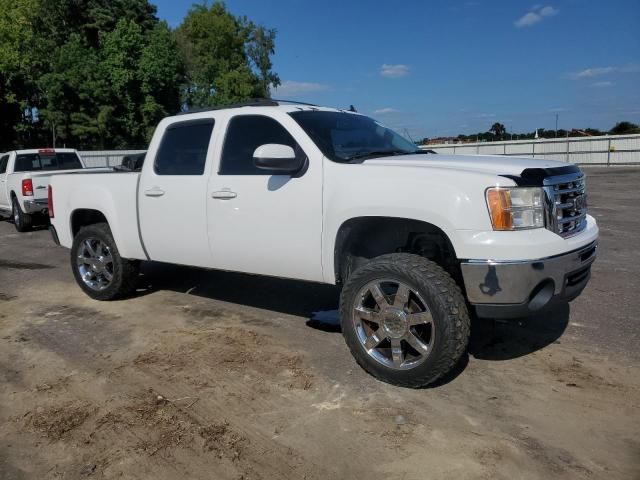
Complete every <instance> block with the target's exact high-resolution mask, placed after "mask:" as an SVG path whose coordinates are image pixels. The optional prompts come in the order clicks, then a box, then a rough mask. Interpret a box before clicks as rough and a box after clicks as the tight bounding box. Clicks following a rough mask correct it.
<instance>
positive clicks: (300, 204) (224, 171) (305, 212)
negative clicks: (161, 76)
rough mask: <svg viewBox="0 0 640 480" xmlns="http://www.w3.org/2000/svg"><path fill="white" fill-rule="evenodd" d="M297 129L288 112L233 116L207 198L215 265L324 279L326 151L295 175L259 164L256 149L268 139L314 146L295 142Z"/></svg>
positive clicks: (244, 270) (210, 239) (280, 142)
mask: <svg viewBox="0 0 640 480" xmlns="http://www.w3.org/2000/svg"><path fill="white" fill-rule="evenodd" d="M296 128H298V129H299V127H297V125H296V124H295V122H294V120H293V119H291V118H290V117H289V116H288V115H286V114H283V115H282V116H281V118H278V120H276V119H274V118H272V117H268V116H264V115H253V114H252V115H243V114H237V115H235V116H232V117H231V118H230V119H229V120H228V123H227V126H226V135H225V137H224V138H225V140H224V144H223V145H222V146H221V148H220V150H221V151H220V153H219V155H217V156H218V158H220V163H219V165H218V170H217V172H214V173H213V174H212V175H211V179H210V182H209V198H208V199H207V202H208V208H207V222H208V232H209V244H210V248H211V253H212V257H213V264H214V265H215V266H216V268H222V269H225V270H233V271H240V272H248V273H258V274H265V275H271V276H280V277H286V278H297V279H304V280H316V281H322V263H321V234H322V162H321V156H320V155H319V154H316V155H318V158H308V160H309V162H308V167H307V169H306V171H304V172H301V174H300V175H299V176H297V177H295V178H294V177H291V176H289V175H282V174H278V172H273V171H269V170H263V169H259V168H257V167H256V166H255V165H254V161H253V153H254V151H255V149H256V148H258V147H259V146H261V145H264V144H270V143H271V144H284V145H288V146H290V147H292V148H293V149H294V150H296V149H302V151H304V152H305V154H309V153H310V152H316V150H313V149H312V148H309V146H304V145H300V144H298V142H296V140H295V139H294V136H293V135H291V133H289V132H290V131H295V129H296ZM300 137H301V136H300V135H298V138H300ZM307 141H308V140H307Z"/></svg>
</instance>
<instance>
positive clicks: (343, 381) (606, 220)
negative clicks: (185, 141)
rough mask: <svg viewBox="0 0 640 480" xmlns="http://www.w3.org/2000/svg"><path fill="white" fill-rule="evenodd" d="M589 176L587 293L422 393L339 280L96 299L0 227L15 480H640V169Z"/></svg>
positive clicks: (482, 327) (3, 355) (232, 284)
mask: <svg viewBox="0 0 640 480" xmlns="http://www.w3.org/2000/svg"><path fill="white" fill-rule="evenodd" d="M587 174H588V176H589V177H588V191H589V195H590V197H589V202H590V213H591V214H592V215H594V216H595V217H596V219H597V220H598V222H599V225H600V228H601V238H600V248H599V252H598V260H597V261H596V263H595V265H594V268H593V272H592V275H593V276H592V280H591V283H590V284H589V286H588V287H587V289H586V290H585V292H584V293H583V295H582V296H581V297H580V298H578V299H577V300H576V301H574V302H573V303H572V304H571V305H560V306H558V307H556V308H554V309H553V310H549V311H545V312H541V313H539V314H537V315H535V316H534V317H531V318H529V319H526V320H524V321H520V322H518V321H513V322H509V323H495V324H494V323H492V322H488V321H474V323H473V326H472V340H471V345H470V348H469V354H468V355H467V356H465V358H464V359H463V361H462V362H461V363H460V365H459V366H458V368H457V369H456V371H455V373H454V374H453V375H451V376H450V377H448V378H446V379H444V380H443V381H442V382H440V383H439V384H438V385H435V386H433V387H431V388H427V389H422V390H409V389H403V388H398V387H393V386H391V385H387V384H384V383H380V382H378V381H376V380H374V379H373V378H372V377H370V376H368V375H367V374H366V373H365V372H363V371H362V370H361V369H360V368H359V367H358V366H357V365H356V364H355V361H354V360H353V359H352V357H351V356H350V354H349V352H348V350H347V348H346V346H345V345H344V342H343V340H342V336H341V334H340V332H339V325H338V323H337V317H336V314H335V309H336V308H337V302H338V291H337V290H336V289H335V288H333V287H329V286H323V285H315V284H308V283H301V282H292V281H287V280H281V279H273V278H265V277H256V276H249V275H240V274H234V273H224V272H209V271H204V270H199V269H194V268H187V267H177V266H170V265H162V264H147V265H145V266H144V268H143V275H142V276H141V279H140V290H139V291H138V293H137V294H136V295H135V296H134V297H133V298H129V299H126V300H122V301H117V302H97V301H93V300H91V299H89V298H88V297H87V296H85V295H84V294H83V293H82V292H81V291H80V289H79V288H78V287H77V286H76V284H75V282H74V280H73V277H72V274H71V270H70V267H69V252H68V251H67V250H65V249H62V248H59V247H56V246H55V245H54V244H53V243H52V241H51V239H50V236H49V233H48V232H47V231H46V229H39V230H36V231H34V232H31V233H27V234H19V233H17V232H16V231H15V229H14V227H13V225H12V224H11V223H10V222H8V221H3V222H0V425H1V427H0V478H1V479H45V478H52V479H53V478H64V479H80V478H127V479H129V478H139V479H149V478H154V479H158V480H160V479H175V478H189V479H212V478H215V479H234V480H237V479H271V478H278V479H303V478H306V479H332V478H365V477H366V476H368V477H369V478H388V479H396V478H397V479H405V480H412V479H415V480H418V479H419V480H422V479H424V478H439V479H442V478H452V479H453V478H455V479H476V478H492V479H494V478H496V479H512V478H522V479H539V478H577V479H593V478H603V479H605V478H606V479H631V478H640V433H639V432H640V374H639V369H638V367H639V365H640V351H639V350H638V347H637V345H638V341H639V340H640V338H639V337H640V335H639V327H638V317H639V316H640V295H639V294H638V287H639V286H640V285H639V284H640V249H639V248H638V237H639V236H640V214H639V213H638V208H639V207H640V189H639V188H638V185H640V169H634V168H612V169H604V168H602V169H595V168H593V169H589V170H587Z"/></svg>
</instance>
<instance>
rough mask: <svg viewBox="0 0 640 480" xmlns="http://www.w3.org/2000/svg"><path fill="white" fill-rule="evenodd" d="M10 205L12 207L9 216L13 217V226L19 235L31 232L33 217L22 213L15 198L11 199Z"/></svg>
mask: <svg viewBox="0 0 640 480" xmlns="http://www.w3.org/2000/svg"><path fill="white" fill-rule="evenodd" d="M11 205H12V206H13V210H12V212H11V215H12V217H13V224H14V225H15V227H16V230H17V231H19V232H21V233H22V232H28V231H29V230H31V227H32V226H33V217H32V216H31V215H29V214H28V213H24V212H23V211H22V208H20V202H18V199H17V198H16V197H13V198H12V200H11Z"/></svg>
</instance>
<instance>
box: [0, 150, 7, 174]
mask: <svg viewBox="0 0 640 480" xmlns="http://www.w3.org/2000/svg"><path fill="white" fill-rule="evenodd" d="M7 163H9V155H5V156H4V157H0V174H2V173H6V172H7Z"/></svg>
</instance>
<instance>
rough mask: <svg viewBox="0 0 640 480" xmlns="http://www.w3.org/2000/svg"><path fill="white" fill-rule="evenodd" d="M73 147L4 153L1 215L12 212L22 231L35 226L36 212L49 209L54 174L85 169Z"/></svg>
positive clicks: (0, 181)
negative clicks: (48, 191) (50, 183)
mask: <svg viewBox="0 0 640 480" xmlns="http://www.w3.org/2000/svg"><path fill="white" fill-rule="evenodd" d="M83 168H84V164H83V163H82V160H81V159H80V156H79V155H78V152H76V151H75V150H72V149H70V148H41V149H37V150H35V149H34V150H14V151H12V152H6V153H0V215H2V214H4V215H5V216H8V215H11V216H12V217H13V220H14V225H15V227H16V229H17V230H18V231H19V232H25V231H27V230H29V229H30V228H31V225H32V222H33V215H36V214H46V213H47V187H48V186H49V180H50V178H51V177H52V176H53V175H57V174H60V173H68V172H69V171H75V170H79V169H83Z"/></svg>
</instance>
